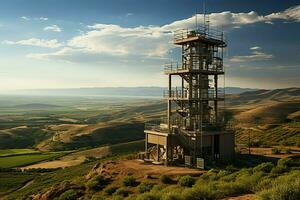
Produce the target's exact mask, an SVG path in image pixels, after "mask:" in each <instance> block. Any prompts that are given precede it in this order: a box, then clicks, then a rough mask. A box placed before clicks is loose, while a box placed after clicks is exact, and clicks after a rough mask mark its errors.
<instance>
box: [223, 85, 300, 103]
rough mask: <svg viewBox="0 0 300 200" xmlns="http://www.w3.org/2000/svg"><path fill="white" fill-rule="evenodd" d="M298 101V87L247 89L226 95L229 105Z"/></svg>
mask: <svg viewBox="0 0 300 200" xmlns="http://www.w3.org/2000/svg"><path fill="white" fill-rule="evenodd" d="M271 101H272V102H287V101H300V88H284V89H275V90H256V91H247V92H243V93H240V94H234V95H228V96H227V102H228V103H229V105H241V104H257V103H269V102H271Z"/></svg>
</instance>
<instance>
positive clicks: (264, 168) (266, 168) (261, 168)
mask: <svg viewBox="0 0 300 200" xmlns="http://www.w3.org/2000/svg"><path fill="white" fill-rule="evenodd" d="M273 167H274V165H273V163H271V162H266V163H261V164H259V165H257V166H256V167H254V168H253V171H254V172H264V173H269V172H271V170H272V169H273Z"/></svg>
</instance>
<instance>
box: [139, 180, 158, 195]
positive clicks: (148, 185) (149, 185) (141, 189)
mask: <svg viewBox="0 0 300 200" xmlns="http://www.w3.org/2000/svg"><path fill="white" fill-rule="evenodd" d="M153 186H154V184H153V183H148V182H144V183H141V184H140V185H139V186H138V191H139V192H140V193H144V192H149V191H150V190H151V189H152V188H153Z"/></svg>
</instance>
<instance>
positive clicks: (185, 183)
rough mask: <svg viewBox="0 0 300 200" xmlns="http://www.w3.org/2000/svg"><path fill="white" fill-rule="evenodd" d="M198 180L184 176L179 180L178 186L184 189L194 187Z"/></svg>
mask: <svg viewBox="0 0 300 200" xmlns="http://www.w3.org/2000/svg"><path fill="white" fill-rule="evenodd" d="M195 182H196V180H195V179H194V178H193V177H191V176H182V177H180V178H179V181H178V184H179V185H180V186H182V187H192V186H193V185H194V184H195Z"/></svg>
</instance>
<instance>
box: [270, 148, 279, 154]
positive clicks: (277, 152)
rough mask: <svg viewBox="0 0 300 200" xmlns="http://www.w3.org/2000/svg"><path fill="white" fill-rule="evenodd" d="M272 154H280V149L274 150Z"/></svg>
mask: <svg viewBox="0 0 300 200" xmlns="http://www.w3.org/2000/svg"><path fill="white" fill-rule="evenodd" d="M272 154H275V155H276V154H280V149H278V148H272Z"/></svg>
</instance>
